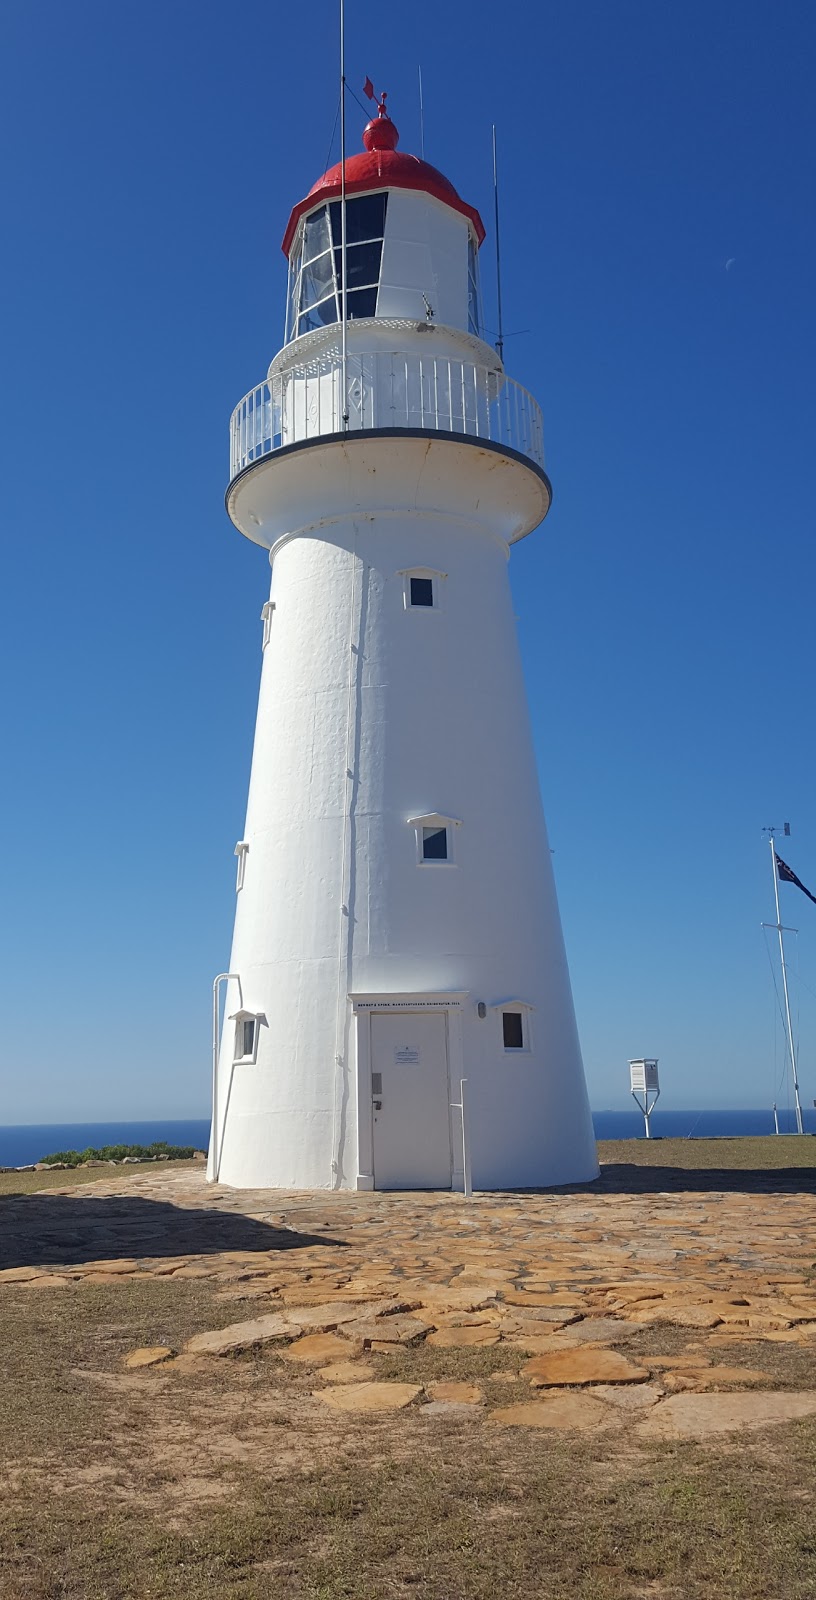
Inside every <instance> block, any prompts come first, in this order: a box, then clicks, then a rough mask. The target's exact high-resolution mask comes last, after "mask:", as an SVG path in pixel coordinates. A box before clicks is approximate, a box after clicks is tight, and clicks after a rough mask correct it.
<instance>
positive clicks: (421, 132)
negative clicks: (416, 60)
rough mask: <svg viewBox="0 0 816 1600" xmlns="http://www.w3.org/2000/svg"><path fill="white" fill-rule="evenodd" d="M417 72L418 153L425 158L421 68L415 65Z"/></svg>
mask: <svg viewBox="0 0 816 1600" xmlns="http://www.w3.org/2000/svg"><path fill="white" fill-rule="evenodd" d="M417 72H418V73H419V153H420V156H421V157H422V160H423V161H424V160H425V105H424V102H423V99H422V68H421V67H417Z"/></svg>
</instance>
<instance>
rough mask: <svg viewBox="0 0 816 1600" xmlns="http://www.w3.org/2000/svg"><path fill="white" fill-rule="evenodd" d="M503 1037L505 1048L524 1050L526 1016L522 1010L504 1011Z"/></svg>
mask: <svg viewBox="0 0 816 1600" xmlns="http://www.w3.org/2000/svg"><path fill="white" fill-rule="evenodd" d="M502 1037H503V1039H504V1048H505V1050H523V1049H524V1048H525V1044H524V1018H523V1017H522V1014H521V1012H520V1011H503V1012H502Z"/></svg>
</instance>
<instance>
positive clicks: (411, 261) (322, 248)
mask: <svg viewBox="0 0 816 1600" xmlns="http://www.w3.org/2000/svg"><path fill="white" fill-rule="evenodd" d="M398 139H399V135H398V132H397V129H396V127H395V125H394V123H393V122H392V121H391V118H390V117H389V116H388V113H387V112H386V110H385V97H384V96H383V99H382V101H381V103H380V107H379V114H378V116H377V117H375V118H374V119H373V120H372V121H371V122H370V123H369V124H368V126H367V128H366V129H365V132H364V134H363V144H364V146H365V150H364V152H363V153H361V154H360V155H356V156H352V157H350V158H349V160H347V162H346V309H347V318H348V321H349V322H355V321H359V320H362V319H371V318H375V319H377V320H380V321H385V320H395V319H396V320H400V321H412V322H415V323H423V324H428V323H431V324H432V323H434V322H436V323H439V324H442V325H444V326H447V327H450V328H457V329H460V330H462V331H463V332H465V333H470V334H472V335H475V336H476V337H477V338H478V337H480V336H481V312H480V302H479V265H478V251H479V246H480V244H481V242H482V240H483V238H484V227H483V225H482V221H481V218H480V216H479V213H478V211H476V210H475V208H474V207H473V206H469V205H467V204H466V203H465V202H464V201H463V200H462V199H460V197H459V195H458V194H457V192H456V190H455V189H454V187H453V184H452V183H450V182H449V181H448V179H447V178H445V177H444V176H443V174H442V173H441V172H438V171H437V169H436V168H435V167H432V166H430V165H429V164H428V163H427V162H426V161H420V160H419V159H418V158H417V157H416V156H412V155H405V154H403V153H402V152H401V151H398V150H397V148H396V147H397V143H398ZM341 189H342V174H341V168H340V166H339V165H338V166H336V167H332V168H331V169H330V170H329V171H328V172H326V173H324V175H323V177H322V178H320V179H319V180H318V182H317V183H316V184H315V185H314V187H313V189H312V190H311V191H310V193H309V194H308V195H307V197H306V199H305V200H303V201H301V203H300V204H299V205H298V206H296V207H295V209H294V211H293V212H292V215H291V217H290V219H289V225H288V227H287V230H286V233H285V235H284V240H283V251H284V254H285V255H286V256H287V257H288V260H289V291H288V295H287V311H286V331H285V343H286V344H290V343H291V342H292V341H293V340H295V339H299V338H301V337H302V336H303V335H304V334H307V333H313V332H315V331H316V330H317V329H319V328H324V327H328V326H330V325H332V324H334V323H338V322H340V320H341V317H342V249H341V225H342V219H341V210H342V207H341Z"/></svg>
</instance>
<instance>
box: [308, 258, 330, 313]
mask: <svg viewBox="0 0 816 1600" xmlns="http://www.w3.org/2000/svg"><path fill="white" fill-rule="evenodd" d="M333 293H334V274H333V271H332V258H331V251H330V250H326V251H325V252H324V254H323V255H322V256H317V257H316V258H315V260H314V261H310V262H309V263H308V265H305V266H304V268H303V271H302V272H301V275H300V309H301V311H306V310H307V309H308V307H309V306H313V305H316V304H317V302H318V300H325V298H326V295H327V294H333Z"/></svg>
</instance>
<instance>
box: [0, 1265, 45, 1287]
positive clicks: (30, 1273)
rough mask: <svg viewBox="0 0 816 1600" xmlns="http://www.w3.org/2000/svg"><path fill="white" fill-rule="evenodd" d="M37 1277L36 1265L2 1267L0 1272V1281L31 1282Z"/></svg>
mask: <svg viewBox="0 0 816 1600" xmlns="http://www.w3.org/2000/svg"><path fill="white" fill-rule="evenodd" d="M37 1277H39V1273H38V1271H37V1268H36V1267H4V1268H3V1270H2V1272H0V1283H31V1282H32V1280H33V1279H34V1278H37Z"/></svg>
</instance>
